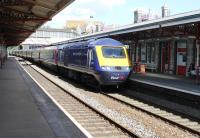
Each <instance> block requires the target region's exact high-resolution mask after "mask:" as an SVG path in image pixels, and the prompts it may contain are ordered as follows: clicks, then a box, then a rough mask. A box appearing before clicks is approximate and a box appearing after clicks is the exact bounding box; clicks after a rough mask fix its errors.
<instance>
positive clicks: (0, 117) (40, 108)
mask: <svg viewBox="0 0 200 138" xmlns="http://www.w3.org/2000/svg"><path fill="white" fill-rule="evenodd" d="M0 137H2V138H10V137H14V138H27V137H34V138H36V137H37V138H56V137H59V138H61V137H62V138H69V137H81V138H82V137H85V135H84V134H83V133H82V132H81V131H80V130H79V129H78V128H77V127H76V126H75V125H74V124H73V123H72V122H71V120H70V119H69V118H67V117H66V116H65V115H64V113H63V112H62V111H61V110H59V108H58V107H57V106H56V105H55V104H54V103H53V102H52V101H51V100H50V99H49V98H48V97H47V96H46V95H45V94H44V93H43V92H42V90H41V89H40V88H39V86H37V85H36V83H34V81H33V80H32V79H31V78H30V77H29V76H28V75H27V74H26V73H25V71H24V70H23V69H22V68H21V66H20V65H19V64H18V63H17V61H16V60H15V59H14V58H9V59H8V60H7V61H6V63H5V65H4V66H3V68H2V69H0Z"/></svg>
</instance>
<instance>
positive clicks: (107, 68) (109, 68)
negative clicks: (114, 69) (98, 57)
mask: <svg viewBox="0 0 200 138" xmlns="http://www.w3.org/2000/svg"><path fill="white" fill-rule="evenodd" d="M101 69H102V70H106V71H111V67H108V66H102V67H101Z"/></svg>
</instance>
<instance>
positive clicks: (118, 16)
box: [45, 0, 200, 28]
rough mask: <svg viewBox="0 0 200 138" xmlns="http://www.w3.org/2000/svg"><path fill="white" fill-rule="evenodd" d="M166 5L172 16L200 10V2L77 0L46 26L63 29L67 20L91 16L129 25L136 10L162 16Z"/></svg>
mask: <svg viewBox="0 0 200 138" xmlns="http://www.w3.org/2000/svg"><path fill="white" fill-rule="evenodd" d="M164 4H166V5H167V6H168V7H169V8H170V15H174V14H180V13H184V12H189V11H193V10H200V0H75V1H74V2H73V3H72V4H71V5H69V6H67V7H66V8H64V9H63V10H62V11H61V12H59V13H58V14H57V15H56V16H54V17H53V19H52V21H49V22H47V23H46V24H45V25H47V26H50V27H52V28H63V27H64V26H65V24H66V20H82V19H89V18H90V16H93V20H95V21H101V22H103V23H104V24H105V25H111V24H115V25H127V24H131V23H133V21H134V14H133V11H134V10H135V9H138V8H140V9H141V8H142V9H146V10H147V11H149V9H150V10H151V12H153V13H157V14H158V15H161V6H163V5H164Z"/></svg>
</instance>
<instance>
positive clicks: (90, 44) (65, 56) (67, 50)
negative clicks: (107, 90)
mask: <svg viewBox="0 0 200 138" xmlns="http://www.w3.org/2000/svg"><path fill="white" fill-rule="evenodd" d="M12 54H13V55H14V56H19V57H22V58H25V59H27V60H31V61H34V62H37V63H40V64H42V65H45V66H46V67H49V68H53V69H54V70H56V71H57V72H60V73H62V74H65V75H66V76H67V77H69V78H72V79H75V80H79V81H81V82H84V83H87V84H92V83H93V84H92V85H95V86H98V85H100V86H102V85H116V86H119V85H120V84H123V83H124V82H126V80H127V79H128V78H129V76H130V74H131V71H132V67H131V62H130V58H129V54H128V50H127V46H126V45H124V44H122V43H121V42H120V41H117V40H115V39H112V38H99V39H91V40H87V41H78V42H71V43H58V44H54V45H49V46H48V47H44V48H40V49H34V50H16V51H13V52H12ZM94 82H95V84H94Z"/></svg>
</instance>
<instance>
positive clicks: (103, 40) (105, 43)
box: [90, 38, 123, 46]
mask: <svg viewBox="0 0 200 138" xmlns="http://www.w3.org/2000/svg"><path fill="white" fill-rule="evenodd" d="M90 45H91V46H96V45H103V46H122V45H123V44H122V43H121V42H119V41H116V40H114V39H111V38H100V39H97V40H93V41H91V42H90Z"/></svg>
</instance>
